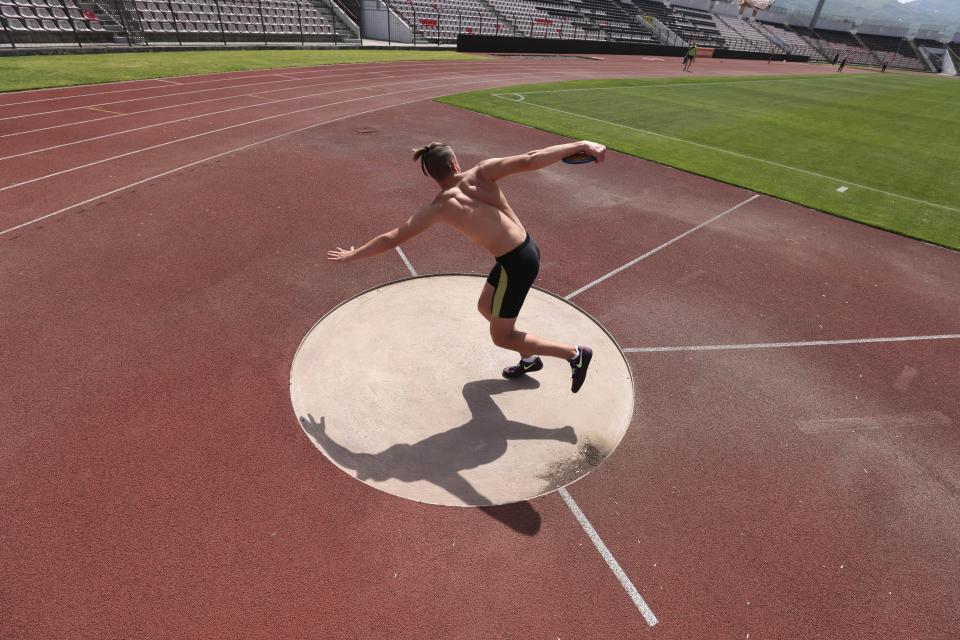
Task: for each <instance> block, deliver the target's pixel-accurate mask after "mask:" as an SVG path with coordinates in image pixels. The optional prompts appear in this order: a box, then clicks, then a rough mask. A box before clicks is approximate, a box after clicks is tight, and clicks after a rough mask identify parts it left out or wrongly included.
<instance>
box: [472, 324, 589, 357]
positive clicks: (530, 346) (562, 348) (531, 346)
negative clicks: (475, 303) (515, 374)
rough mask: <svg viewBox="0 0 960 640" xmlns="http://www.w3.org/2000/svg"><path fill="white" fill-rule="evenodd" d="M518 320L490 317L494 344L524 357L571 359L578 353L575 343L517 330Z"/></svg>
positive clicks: (491, 335)
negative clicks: (546, 338)
mask: <svg viewBox="0 0 960 640" xmlns="http://www.w3.org/2000/svg"><path fill="white" fill-rule="evenodd" d="M516 322H517V319H516V318H490V337H491V338H492V339H493V344H495V345H497V346H498V347H500V348H501V349H510V350H511V351H516V352H517V353H519V354H520V357H522V358H530V357H532V356H553V357H554V358H563V359H564V360H569V359H570V358H572V357H573V356H574V355H576V353H577V347H576V346H575V345H572V344H562V343H559V342H552V341H550V340H544V339H543V338H540V337H538V336H535V335H533V334H532V333H526V332H525V331H517V330H516V329H515V328H514V325H515V324H516Z"/></svg>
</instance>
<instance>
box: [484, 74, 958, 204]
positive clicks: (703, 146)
mask: <svg viewBox="0 0 960 640" xmlns="http://www.w3.org/2000/svg"><path fill="white" fill-rule="evenodd" d="M707 84H710V83H707ZM490 95H492V96H494V97H498V98H500V99H501V100H506V101H508V102H513V103H516V104H523V105H527V106H531V107H539V108H540V109H546V110H547V111H555V112H557V113H563V114H566V115H568V116H574V117H577V118H584V119H586V120H593V121H594V122H599V123H601V124H607V125H610V126H611V127H620V128H621V129H627V130H629V131H636V132H637V133H643V134H646V135H648V136H654V137H656V138H663V139H665V140H673V141H674V142H682V143H684V144H689V145H691V146H694V147H699V148H701V149H708V150H710V151H716V152H717V153H726V154H728V155H731V156H734V157H737V158H743V159H744V160H753V161H755V162H760V163H763V164H768V165H770V166H773V167H780V168H781V169H787V170H789V171H796V172H797V173H803V174H806V175H809V176H814V177H816V178H822V179H824V180H830V181H832V182H835V183H837V184H845V185H852V186H854V187H858V188H860V189H866V190H867V191H873V192H875V193H882V194H883V195H886V196H890V197H893V198H901V199H903V200H909V201H910V202H916V203H918V204H924V205H927V206H928V207H934V208H937V209H944V210H946V211H953V212H955V213H960V209H957V208H956V207H948V206H947V205H945V204H936V203H933V202H927V201H926V200H920V199H919V198H911V197H910V196H905V195H901V194H899V193H891V192H890V191H884V190H883V189H877V188H876V187H868V186H866V185H863V184H859V183H857V182H852V181H850V180H846V179H841V178H834V177H832V176H827V175H824V174H822V173H817V172H816V171H808V170H806V169H800V168H798V167H791V166H790V165H787V164H782V163H780V162H775V161H773V160H764V159H763V158H757V157H755V156H748V155H747V154H745V153H738V152H736V151H730V150H728V149H721V148H720V147H714V146H711V145H709V144H702V143H700V142H693V141H692V140H684V139H683V138H677V137H674V136H668V135H666V134H664V133H657V132H656V131H649V130H647V129H639V128H637V127H631V126H629V125H625V124H620V123H619V122H610V121H608V120H601V119H600V118H594V117H593V116H588V115H584V114H582V113H576V112H574V111H564V110H563V109H555V108H554V107H547V106H544V105H542V104H537V103H535V102H527V101H526V100H522V101H521V100H511V99H510V98H504V97H503V95H505V94H501V95H499V96H498V95H497V94H495V93H491V94H490ZM515 95H523V94H515Z"/></svg>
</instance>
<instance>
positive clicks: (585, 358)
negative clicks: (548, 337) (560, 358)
mask: <svg viewBox="0 0 960 640" xmlns="http://www.w3.org/2000/svg"><path fill="white" fill-rule="evenodd" d="M577 348H578V349H579V350H580V355H579V356H577V357H575V358H574V359H573V360H569V361H568V362H569V363H570V368H571V369H572V370H573V371H572V373H573V385H572V386H571V387H570V390H571V391H573V392H574V393H576V392H577V391H580V387H582V386H583V381H584V380H586V379H587V368H588V367H589V366H590V361H591V360H592V359H593V349H591V348H590V347H581V346H577Z"/></svg>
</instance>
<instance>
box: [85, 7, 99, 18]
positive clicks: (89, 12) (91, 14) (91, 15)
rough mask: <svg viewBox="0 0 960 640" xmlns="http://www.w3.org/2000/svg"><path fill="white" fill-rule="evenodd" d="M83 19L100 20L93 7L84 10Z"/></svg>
mask: <svg viewBox="0 0 960 640" xmlns="http://www.w3.org/2000/svg"><path fill="white" fill-rule="evenodd" d="M83 19H84V20H99V19H100V18H98V17H97V14H96V13H95V12H94V11H93V10H92V9H84V10H83Z"/></svg>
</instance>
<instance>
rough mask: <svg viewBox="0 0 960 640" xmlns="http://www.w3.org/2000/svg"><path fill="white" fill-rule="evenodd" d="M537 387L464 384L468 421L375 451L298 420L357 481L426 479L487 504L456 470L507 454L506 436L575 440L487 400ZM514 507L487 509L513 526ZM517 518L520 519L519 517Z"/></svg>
mask: <svg viewBox="0 0 960 640" xmlns="http://www.w3.org/2000/svg"><path fill="white" fill-rule="evenodd" d="M539 386H540V383H539V382H537V381H536V380H534V379H533V378H521V379H519V380H498V379H493V380H475V381H472V382H468V383H467V384H465V385H464V386H463V398H464V400H466V402H467V406H468V407H469V408H470V412H471V414H473V415H472V417H471V419H470V420H469V421H468V422H467V423H465V424H462V425H460V426H458V427H454V428H452V429H448V430H447V431H444V432H443V433H438V434H435V435H432V436H430V437H428V438H424V439H423V440H421V441H420V442H416V443H414V444H395V445H393V446H391V447H388V448H387V449H384V450H383V451H381V452H380V453H356V452H353V451H350V450H349V449H347V448H346V447H344V446H343V445H341V444H339V443H337V442H336V441H334V440H333V439H332V438H331V437H330V436H329V435H327V432H326V425H325V423H324V418H323V417H321V418H320V421H319V422H317V421H316V420H315V419H314V417H313V416H312V415H310V414H307V416H306V417H304V416H300V423H301V424H302V425H303V428H304V429H305V430H306V431H307V433H308V434H309V435H310V437H312V438H313V439H314V441H315V442H316V443H317V444H318V445H319V446H320V448H321V449H322V450H323V451H324V453H326V454H327V455H328V456H329V457H330V458H331V459H332V460H333V461H334V462H336V463H337V464H338V465H339V466H341V467H343V468H345V469H352V470H355V471H356V476H357V478H358V479H360V480H364V481H365V480H373V481H376V482H383V481H384V480H388V479H390V478H396V479H398V480H401V481H403V482H416V481H417V480H426V481H428V482H432V483H433V484H435V485H437V486H438V487H442V488H443V489H445V490H446V491H447V492H449V493H450V494H452V495H454V496H456V497H457V498H458V499H459V500H460V501H462V502H463V503H464V504H466V505H471V506H488V505H492V504H493V503H492V502H491V501H490V500H489V499H488V498H487V497H485V496H484V495H482V494H481V493H480V492H479V491H477V490H476V489H475V488H474V487H473V485H471V484H470V483H469V482H468V481H467V479H466V478H464V477H463V476H462V475H461V473H460V472H461V471H464V470H466V469H474V468H476V467H479V466H482V465H485V464H489V463H491V462H493V461H494V460H496V459H497V458H500V457H501V456H502V455H503V454H504V453H506V451H507V442H508V441H509V440H558V441H561V442H568V443H570V444H576V442H577V434H576V432H575V431H574V429H573V427H571V426H569V425H568V426H565V427H561V428H558V429H545V428H543V427H537V426H534V425H530V424H525V423H522V422H516V421H514V420H508V419H507V417H506V416H504V415H503V412H502V411H501V410H500V407H498V406H497V403H496V402H494V401H493V398H492V396H494V395H496V394H498V393H505V392H509V391H518V390H529V389H536V388H538V387H539ZM521 504H522V503H521ZM528 506H529V505H528ZM516 509H517V508H516V507H514V509H513V511H511V510H509V509H504V510H500V511H495V512H494V513H490V512H489V511H488V513H489V514H490V515H491V516H492V517H495V518H497V519H498V520H501V521H502V522H504V523H506V524H508V525H510V526H513V525H511V521H517V515H520V516H524V514H522V513H519V512H517V511H516ZM521 510H522V507H521ZM531 510H532V507H531ZM534 513H536V512H534ZM499 516H502V517H499ZM525 517H526V518H527V522H521V523H520V526H521V527H526V528H527V529H528V530H529V528H530V523H529V513H526V514H525ZM520 520H523V517H521V518H520ZM538 520H539V516H538ZM537 527H539V523H538V524H537ZM514 528H516V527H514ZM517 530H518V531H521V530H522V529H517Z"/></svg>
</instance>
